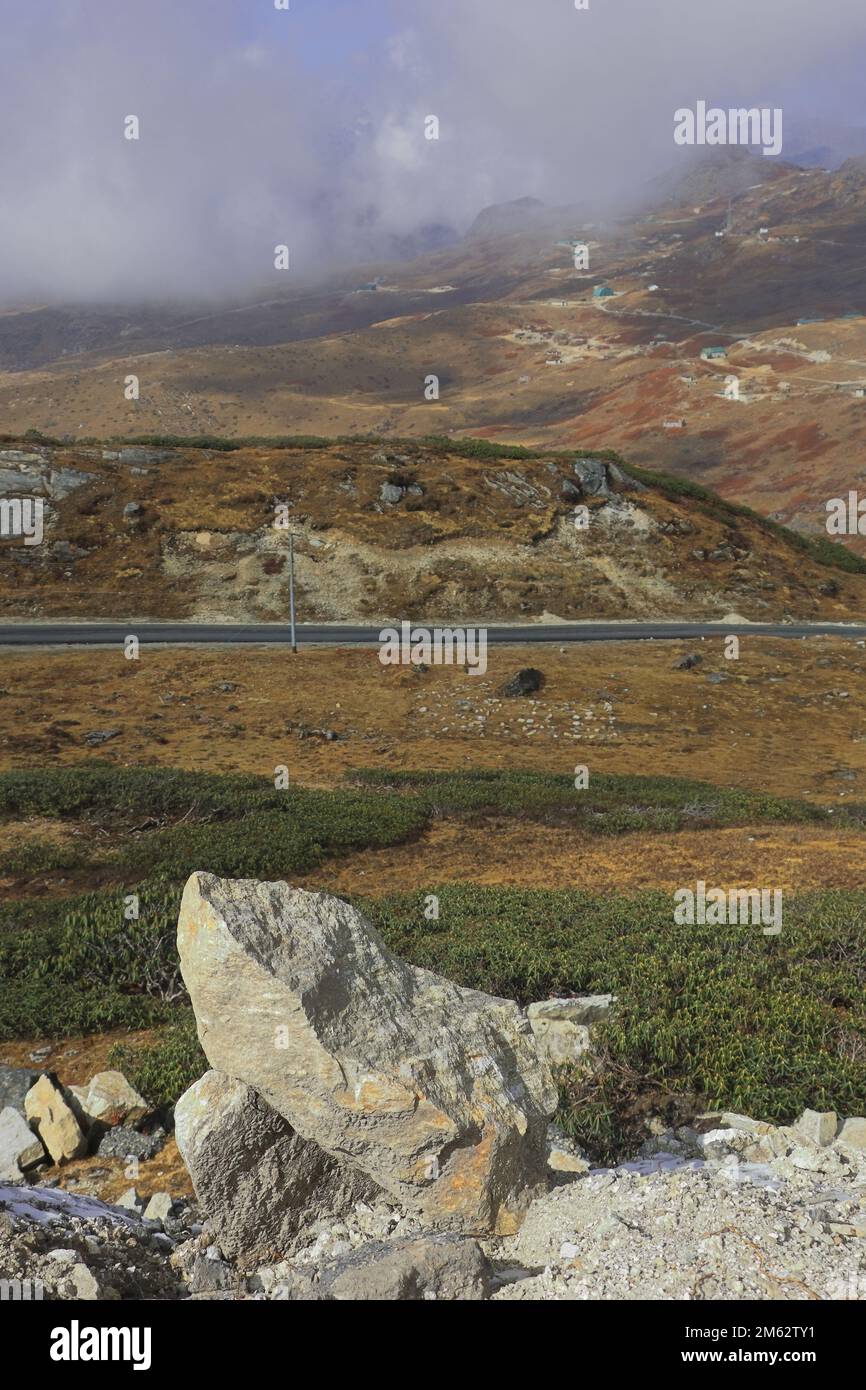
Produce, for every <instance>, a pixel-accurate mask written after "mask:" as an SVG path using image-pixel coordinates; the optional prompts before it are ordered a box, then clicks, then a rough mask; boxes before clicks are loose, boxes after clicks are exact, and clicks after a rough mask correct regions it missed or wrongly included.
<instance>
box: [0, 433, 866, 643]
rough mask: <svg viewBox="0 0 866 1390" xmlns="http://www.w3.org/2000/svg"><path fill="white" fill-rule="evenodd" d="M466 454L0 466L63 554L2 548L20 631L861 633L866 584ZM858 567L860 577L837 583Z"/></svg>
mask: <svg viewBox="0 0 866 1390" xmlns="http://www.w3.org/2000/svg"><path fill="white" fill-rule="evenodd" d="M504 453H506V454H507V451H503V450H499V451H498V452H497V451H495V450H490V449H485V448H484V447H479V446H472V447H470V446H468V445H464V446H463V447H461V446H459V445H457V444H449V443H448V442H447V441H444V442H443V441H440V442H436V441H427V442H419V443H415V442H404V443H401V444H398V445H392V446H390V447H385V448H383V447H382V446H381V445H378V444H375V443H370V442H360V441H356V440H344V441H342V442H331V443H328V442H325V441H322V442H321V443H319V444H315V445H314V444H310V443H308V444H307V445H306V446H302V445H301V444H296V445H294V446H291V447H265V446H259V447H243V448H237V449H214V448H187V447H177V448H174V447H146V446H143V445H137V446H136V445H127V446H122V445H114V446H108V447H97V446H87V447H76V446H68V447H67V446H52V445H48V444H45V443H41V444H34V443H33V442H28V441H19V442H17V443H15V444H13V445H10V446H8V447H5V448H3V449H2V450H0V490H2V492H3V495H5V496H7V497H9V496H14V495H16V494H17V495H29V496H36V497H42V498H43V500H44V505H45V527H46V529H45V536H44V540H43V543H42V544H40V545H31V546H28V545H25V544H24V543H23V542H22V540H21V538H17V539H15V538H7V539H6V540H4V541H3V542H2V543H0V603H2V611H3V613H4V615H5V616H6V617H7V618H17V619H24V618H31V619H32V618H41V617H60V616H71V617H81V618H86V617H87V618H117V619H126V618H129V619H138V620H144V619H148V618H150V619H157V618H178V617H179V618H188V619H198V620H212V621H229V620H264V621H267V620H272V621H278V620H285V618H286V614H287V607H288V594H287V590H288V583H287V579H288V576H287V544H288V535H287V529H286V527H285V526H281V525H279V524H276V523H280V522H283V521H284V522H285V523H286V524H287V525H288V526H290V527H291V529H292V531H293V532H294V533H295V536H296V538H297V539H296V559H297V577H298V599H299V615H300V617H301V618H302V619H304V620H308V621H312V620H320V621H326V622H327V621H352V620H356V621H371V622H379V621H381V620H389V621H390V620H398V619H401V618H404V617H410V618H412V619H416V620H417V619H421V618H426V619H434V620H435V619H441V620H442V621H443V622H445V623H453V622H455V621H480V620H484V621H489V622H496V621H505V620H510V619H530V620H537V619H542V618H546V619H547V620H548V621H550V620H552V619H553V620H555V619H556V618H561V619H602V618H608V619H619V618H622V619H628V618H646V617H656V618H675V617H688V618H690V619H700V618H705V619H722V618H723V617H725V616H726V615H728V614H730V613H736V614H739V615H740V616H741V617H742V618H744V619H746V620H750V621H760V620H778V619H786V618H794V619H821V620H832V621H846V620H848V621H853V620H857V619H860V618H862V614H863V612H864V607H866V605H864V599H866V574H864V573H863V572H860V571H862V569H863V566H862V564H861V562H859V561H857V560H856V559H855V557H853V556H850V555H848V554H847V552H845V551H843V550H842V549H841V548H833V547H830V546H829V544H828V543H825V545H824V547H823V549H821V548H816V547H815V546H809V545H807V544H806V543H805V542H803V541H802V540H800V539H799V538H798V537H795V536H793V535H792V534H790V533H788V532H786V531H784V530H783V529H782V528H780V527H778V526H772V525H770V524H769V523H766V522H764V521H763V520H762V519H761V518H759V517H757V516H754V515H751V514H749V513H748V512H746V511H744V510H743V509H738V508H735V507H732V506H730V505H729V504H726V503H723V502H722V501H721V500H720V499H719V498H717V497H714V496H713V495H712V494H710V493H706V492H703V491H702V490H701V489H696V488H687V487H684V486H683V485H682V484H680V483H679V482H678V481H677V480H676V479H672V478H665V477H664V476H659V475H655V474H645V473H641V470H636V471H634V472H630V471H629V470H628V469H627V468H626V467H625V466H624V465H619V464H617V463H616V462H615V461H614V459H613V456H612V455H604V454H602V455H596V456H584V455H575V454H572V453H556V452H549V453H548V452H545V451H543V450H541V451H537V452H531V451H523V453H521V452H520V451H514V454H515V456H514V457H510V456H505V457H503V456H501V455H502V454H504ZM840 561H844V562H845V563H846V564H847V566H848V569H841V568H839V567H838V564H839V562H840Z"/></svg>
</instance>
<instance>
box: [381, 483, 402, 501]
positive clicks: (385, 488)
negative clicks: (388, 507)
mask: <svg viewBox="0 0 866 1390" xmlns="http://www.w3.org/2000/svg"><path fill="white" fill-rule="evenodd" d="M405 494H406V489H405V488H404V487H399V486H398V485H397V484H396V483H382V485H381V487H380V488H379V497H380V498H381V500H382V501H383V502H392V503H393V502H402V500H403V498H404V496H405Z"/></svg>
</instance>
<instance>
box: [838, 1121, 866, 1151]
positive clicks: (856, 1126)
mask: <svg viewBox="0 0 866 1390" xmlns="http://www.w3.org/2000/svg"><path fill="white" fill-rule="evenodd" d="M836 1143H837V1144H846V1145H847V1146H848V1148H849V1149H861V1150H863V1151H864V1152H866V1119H862V1118H861V1117H859V1116H858V1117H855V1118H854V1119H851V1120H846V1121H845V1123H844V1124H843V1126H842V1128H841V1129H840V1130H839V1134H838V1136H837V1139H836Z"/></svg>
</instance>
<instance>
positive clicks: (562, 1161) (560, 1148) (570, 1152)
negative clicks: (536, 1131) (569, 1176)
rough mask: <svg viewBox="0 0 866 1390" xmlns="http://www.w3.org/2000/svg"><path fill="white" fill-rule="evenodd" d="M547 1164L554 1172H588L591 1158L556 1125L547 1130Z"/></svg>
mask: <svg viewBox="0 0 866 1390" xmlns="http://www.w3.org/2000/svg"><path fill="white" fill-rule="evenodd" d="M547 1145H548V1147H547V1166H548V1168H550V1169H551V1170H552V1171H553V1172H554V1173H586V1172H587V1171H588V1169H589V1167H590V1163H589V1159H588V1158H587V1156H586V1154H585V1153H584V1152H583V1150H582V1149H581V1148H579V1147H578V1145H577V1144H575V1142H574V1140H573V1139H569V1137H568V1135H567V1134H563V1132H562V1130H561V1129H559V1128H558V1126H556V1125H550V1126H549V1128H548V1131H547Z"/></svg>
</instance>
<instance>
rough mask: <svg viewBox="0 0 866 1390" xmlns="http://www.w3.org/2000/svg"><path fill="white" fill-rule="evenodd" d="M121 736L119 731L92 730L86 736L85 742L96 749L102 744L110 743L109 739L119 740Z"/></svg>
mask: <svg viewBox="0 0 866 1390" xmlns="http://www.w3.org/2000/svg"><path fill="white" fill-rule="evenodd" d="M119 736H120V730H119V729H91V731H90V733H89V734H85V735H84V742H85V743H89V744H90V745H91V746H92V747H95V746H96V745H98V744H100V743H108V741H109V739H112V738H118V737H119Z"/></svg>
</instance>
